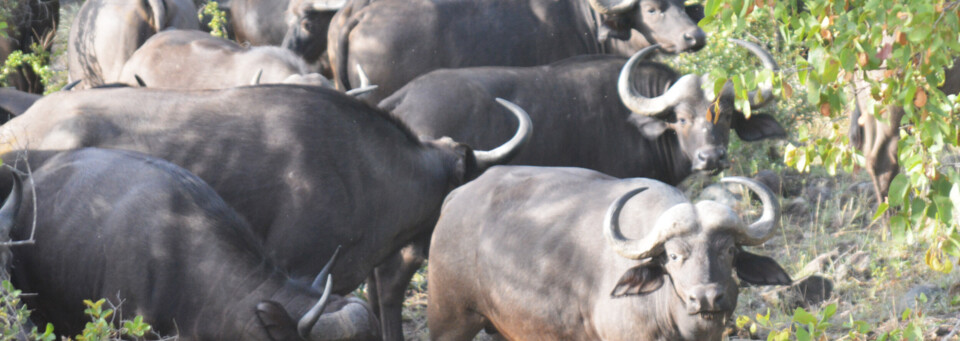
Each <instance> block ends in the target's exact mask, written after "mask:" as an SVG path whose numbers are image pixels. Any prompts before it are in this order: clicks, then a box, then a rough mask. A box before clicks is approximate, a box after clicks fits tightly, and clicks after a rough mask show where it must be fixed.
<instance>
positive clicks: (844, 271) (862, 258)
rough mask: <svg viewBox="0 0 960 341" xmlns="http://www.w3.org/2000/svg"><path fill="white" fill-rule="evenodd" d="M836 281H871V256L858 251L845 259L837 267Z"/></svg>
mask: <svg viewBox="0 0 960 341" xmlns="http://www.w3.org/2000/svg"><path fill="white" fill-rule="evenodd" d="M835 274H836V277H835V278H836V279H846V278H853V279H856V280H858V281H865V280H868V279H870V254H869V253H866V252H863V251H857V252H856V253H854V254H852V255H849V256H847V257H844V259H843V260H842V261H841V262H840V265H837V271H836V272H835Z"/></svg>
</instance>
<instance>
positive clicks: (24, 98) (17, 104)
mask: <svg viewBox="0 0 960 341" xmlns="http://www.w3.org/2000/svg"><path fill="white" fill-rule="evenodd" d="M39 99H40V95H37V94H32V93H28V92H23V91H20V90H16V89H7V88H0V124H2V123H3V122H7V121H9V120H10V119H12V118H14V117H16V116H19V115H20V114H22V113H24V112H26V111H27V109H30V106H31V105H33V103H34V102H36V101H37V100H39Z"/></svg>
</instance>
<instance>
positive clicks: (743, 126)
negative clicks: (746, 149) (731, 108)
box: [733, 112, 787, 141]
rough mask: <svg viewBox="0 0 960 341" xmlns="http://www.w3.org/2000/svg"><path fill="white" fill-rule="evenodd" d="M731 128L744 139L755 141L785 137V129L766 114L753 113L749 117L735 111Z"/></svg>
mask: <svg viewBox="0 0 960 341" xmlns="http://www.w3.org/2000/svg"><path fill="white" fill-rule="evenodd" d="M733 129H734V130H736V131H737V136H740V139H741V140H744V141H757V140H762V139H769V138H784V137H787V131H786V130H784V129H783V126H781V125H780V123H778V122H777V120H776V119H775V118H773V116H770V115H767V114H753V115H750V119H747V118H746V117H744V116H743V113H740V112H737V113H735V114H734V115H733Z"/></svg>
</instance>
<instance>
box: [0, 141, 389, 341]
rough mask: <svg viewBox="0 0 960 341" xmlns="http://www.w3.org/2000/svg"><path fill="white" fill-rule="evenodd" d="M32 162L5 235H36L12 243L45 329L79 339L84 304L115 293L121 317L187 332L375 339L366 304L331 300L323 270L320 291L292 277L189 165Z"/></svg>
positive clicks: (104, 159)
mask: <svg viewBox="0 0 960 341" xmlns="http://www.w3.org/2000/svg"><path fill="white" fill-rule="evenodd" d="M39 154H48V155H47V156H49V154H51V153H39ZM34 157H37V158H34ZM29 158H30V163H32V164H33V163H35V164H38V165H39V164H42V166H39V168H36V169H35V170H34V172H33V173H32V178H31V179H30V181H29V183H30V184H31V186H30V188H31V190H29V191H21V187H22V185H21V182H20V181H19V176H17V178H18V179H17V181H15V185H14V194H13V195H11V196H10V197H9V199H8V200H7V203H5V204H4V206H3V208H2V209H0V231H4V232H9V233H10V235H11V237H12V238H13V240H26V239H28V238H31V237H32V238H33V240H35V243H34V244H32V245H27V246H20V247H16V248H14V250H13V257H14V258H13V259H14V261H13V263H14V264H13V267H12V268H13V272H12V280H13V283H14V285H15V286H16V287H17V288H19V289H20V290H25V291H28V292H31V293H36V296H33V297H28V298H27V299H26V303H27V304H28V305H29V306H30V308H32V309H34V313H33V314H32V316H31V317H33V318H34V319H35V320H38V322H40V323H41V325H43V324H45V323H47V322H49V323H53V324H54V326H55V327H56V329H55V330H56V331H57V332H58V333H61V334H62V335H76V334H77V333H79V332H81V331H82V330H83V329H84V325H85V324H87V323H88V322H89V317H88V316H86V315H85V314H84V309H85V307H84V304H83V300H94V301H95V300H97V299H98V298H107V299H108V300H110V302H111V304H113V305H115V306H117V307H118V308H117V309H118V310H117V313H118V315H119V314H120V313H126V314H127V315H124V316H122V317H123V318H132V317H133V316H132V315H140V316H143V318H144V322H146V323H149V324H151V325H152V327H153V330H154V331H155V332H157V333H159V334H160V335H176V334H179V337H180V338H182V339H189V340H268V339H270V340H297V339H301V337H302V339H306V340H348V339H349V340H371V339H375V338H378V336H379V335H378V334H377V325H376V323H375V317H373V315H372V314H373V312H372V311H369V308H367V307H366V306H365V304H364V303H363V302H362V301H359V300H357V299H354V298H346V299H345V298H341V297H338V296H331V295H330V291H331V281H332V280H331V279H330V278H329V277H328V276H327V274H326V273H324V272H321V273H320V275H319V276H318V278H317V281H316V282H315V283H314V286H313V287H311V285H310V283H309V282H307V283H300V282H298V281H296V280H292V279H290V278H289V277H287V276H286V275H285V274H284V273H283V272H282V271H281V270H280V269H278V268H276V267H274V266H273V265H272V264H271V262H270V261H269V260H268V259H267V258H266V256H265V255H264V251H263V247H262V245H261V243H260V241H259V240H257V238H256V237H255V236H254V234H253V232H252V231H251V229H250V226H249V225H248V224H247V223H246V222H245V221H244V220H243V218H241V217H240V216H239V215H238V214H237V213H236V212H234V211H233V210H232V209H231V208H230V207H229V206H227V204H226V203H224V202H223V200H222V199H221V198H220V197H219V196H218V195H217V194H216V193H215V192H214V191H213V189H211V188H210V187H209V186H208V185H207V184H206V183H204V182H203V181H202V180H200V179H199V178H197V177H196V176H194V175H192V174H190V173H189V172H187V171H186V170H184V169H182V168H180V167H177V166H175V165H173V164H170V163H168V162H166V161H163V160H160V159H156V158H152V157H148V156H145V155H142V154H139V153H134V152H129V151H111V150H98V149H82V150H77V151H69V152H64V153H62V154H59V155H55V156H50V157H46V158H45V156H44V155H30V156H29ZM21 192H23V193H22V194H20V193H21ZM21 196H22V199H21V198H20V197H21ZM34 203H35V205H36V206H34ZM18 207H19V212H18ZM34 224H35V225H34ZM325 270H327V271H329V266H327V267H326V268H325ZM333 278H336V277H335V276H334V277H333ZM324 282H325V283H326V285H325V286H326V290H325V291H323V292H321V290H322V288H323V286H324V284H323V283H324ZM321 294H322V297H321ZM318 299H319V302H318ZM315 302H316V305H314V303H315ZM328 304H330V305H329V306H328ZM325 307H327V309H326V311H327V313H326V314H323V316H321V315H320V314H321V313H322V312H323V311H324V308H325ZM301 316H302V318H301ZM296 320H300V322H299V323H298V322H295V321H296Z"/></svg>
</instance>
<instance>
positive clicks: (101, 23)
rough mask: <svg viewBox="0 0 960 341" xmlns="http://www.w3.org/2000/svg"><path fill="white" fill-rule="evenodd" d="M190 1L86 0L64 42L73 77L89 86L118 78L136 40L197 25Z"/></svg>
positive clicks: (136, 42)
mask: <svg viewBox="0 0 960 341" xmlns="http://www.w3.org/2000/svg"><path fill="white" fill-rule="evenodd" d="M199 25H200V24H199V21H198V19H197V9H196V7H194V5H193V2H191V1H190V0H147V1H112V0H88V1H86V2H84V3H83V7H81V8H80V12H78V13H77V17H76V19H74V22H73V26H72V27H70V40H69V42H68V43H67V55H68V57H69V60H68V69H69V71H70V79H71V80H74V81H76V80H80V81H81V82H82V83H81V84H80V85H79V87H80V88H81V89H82V88H89V87H93V86H98V85H102V84H106V83H113V82H116V81H117V80H118V79H119V76H120V71H121V69H122V68H123V64H124V63H126V62H127V59H129V58H130V56H131V55H132V54H133V52H134V51H136V50H137V48H138V47H140V45H143V43H144V42H145V41H146V40H147V38H150V36H152V35H154V34H157V33H158V32H160V31H163V30H165V29H167V28H180V29H192V30H196V29H199Z"/></svg>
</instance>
